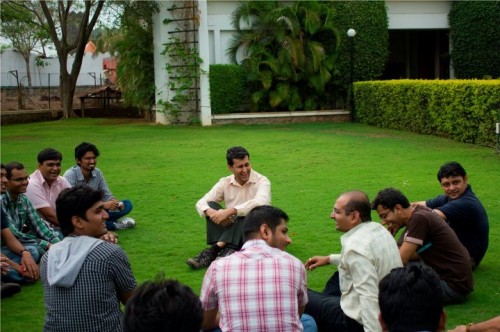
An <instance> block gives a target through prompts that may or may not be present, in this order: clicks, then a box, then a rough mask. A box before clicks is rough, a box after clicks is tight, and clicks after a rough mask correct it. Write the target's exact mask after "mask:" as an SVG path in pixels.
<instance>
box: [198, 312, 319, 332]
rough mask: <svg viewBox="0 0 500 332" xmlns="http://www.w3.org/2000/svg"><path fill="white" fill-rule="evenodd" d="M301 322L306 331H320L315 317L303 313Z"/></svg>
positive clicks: (215, 330)
mask: <svg viewBox="0 0 500 332" xmlns="http://www.w3.org/2000/svg"><path fill="white" fill-rule="evenodd" d="M300 322H301V323H302V326H303V327H304V332H318V326H317V325H316V322H315V321H314V318H312V317H311V316H309V315H307V314H303V315H302V316H301V317H300ZM207 332H222V330H221V329H220V328H216V329H213V330H209V331H207Z"/></svg>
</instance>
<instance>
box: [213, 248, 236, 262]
mask: <svg viewBox="0 0 500 332" xmlns="http://www.w3.org/2000/svg"><path fill="white" fill-rule="evenodd" d="M236 251H237V250H236V249H234V248H229V247H228V246H225V247H224V248H222V250H221V251H220V252H219V255H218V256H217V258H216V259H219V258H222V257H227V256H230V255H232V254H234V253H235V252H236Z"/></svg>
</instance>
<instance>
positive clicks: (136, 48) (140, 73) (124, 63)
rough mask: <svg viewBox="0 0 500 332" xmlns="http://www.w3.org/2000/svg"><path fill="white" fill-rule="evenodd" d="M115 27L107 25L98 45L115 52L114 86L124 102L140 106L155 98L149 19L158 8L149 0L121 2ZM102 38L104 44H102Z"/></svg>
mask: <svg viewBox="0 0 500 332" xmlns="http://www.w3.org/2000/svg"><path fill="white" fill-rule="evenodd" d="M121 4H122V6H123V7H122V8H123V12H122V15H121V18H120V21H121V24H120V28H119V29H107V30H105V32H104V33H103V35H102V36H101V40H100V43H99V46H101V47H105V48H106V50H107V51H109V52H111V53H114V54H117V56H118V64H117V67H116V73H117V86H118V88H119V89H120V90H121V91H122V92H123V100H124V102H125V104H127V105H131V106H135V107H138V108H140V109H143V110H147V109H150V108H151V106H152V105H154V102H155V83H154V54H153V24H152V23H153V22H152V16H153V14H154V13H156V12H157V11H158V4H157V3H155V2H153V1H132V2H128V1H127V2H122V3H121ZM104 41H105V44H104Z"/></svg>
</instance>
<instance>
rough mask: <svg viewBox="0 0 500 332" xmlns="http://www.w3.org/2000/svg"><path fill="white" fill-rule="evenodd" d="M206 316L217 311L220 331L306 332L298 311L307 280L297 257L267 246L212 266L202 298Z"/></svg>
mask: <svg viewBox="0 0 500 332" xmlns="http://www.w3.org/2000/svg"><path fill="white" fill-rule="evenodd" d="M200 299H201V302H202V306H203V309H204V310H212V309H215V308H218V309H219V312H220V315H221V317H220V324H219V325H220V326H219V327H220V328H221V330H222V331H248V332H253V331H290V332H291V331H302V330H303V328H302V324H301V322H300V317H299V313H298V308H299V306H304V305H306V304H307V300H308V299H307V276H306V271H305V268H304V265H303V264H302V262H301V261H300V260H298V259H297V258H295V257H294V256H292V255H290V254H288V253H286V252H284V251H282V250H280V249H277V248H272V247H270V246H269V245H267V243H266V242H265V241H264V240H249V241H247V242H245V244H244V245H243V248H242V249H241V251H239V252H235V253H234V254H232V255H231V256H228V257H226V258H222V259H219V260H216V261H214V262H213V263H212V264H211V265H210V267H209V268H208V270H207V272H206V274H205V278H204V279H203V285H202V288H201V296H200Z"/></svg>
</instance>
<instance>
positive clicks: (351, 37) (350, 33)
mask: <svg viewBox="0 0 500 332" xmlns="http://www.w3.org/2000/svg"><path fill="white" fill-rule="evenodd" d="M354 36H356V30H354V29H353V28H350V29H349V30H347V37H349V51H350V52H349V53H350V59H351V71H350V72H351V78H350V80H351V93H350V95H349V97H350V100H349V102H350V107H351V120H352V121H355V120H356V111H355V109H354Z"/></svg>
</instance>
